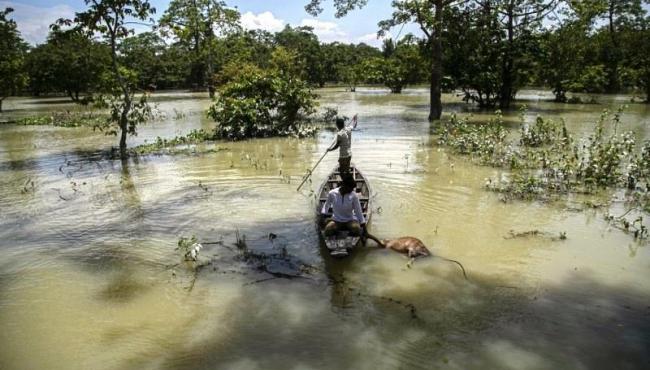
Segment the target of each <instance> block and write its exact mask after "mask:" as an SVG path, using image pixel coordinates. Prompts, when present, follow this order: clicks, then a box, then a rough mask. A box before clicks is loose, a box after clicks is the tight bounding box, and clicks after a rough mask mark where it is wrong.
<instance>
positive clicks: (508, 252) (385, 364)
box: [0, 89, 650, 369]
mask: <svg viewBox="0 0 650 370" xmlns="http://www.w3.org/2000/svg"><path fill="white" fill-rule="evenodd" d="M319 92H320V94H321V104H322V106H332V107H337V108H338V109H339V110H340V112H342V113H344V114H347V115H350V116H351V115H352V114H354V113H358V114H359V117H360V118H359V131H355V132H354V133H353V153H354V156H353V162H355V163H356V164H357V165H358V166H359V167H360V168H361V169H363V171H364V173H365V174H366V175H367V177H368V178H369V179H370V181H371V184H372V186H373V189H374V191H375V198H374V200H373V202H374V203H373V210H374V214H373V217H372V226H371V230H372V231H373V233H374V234H376V235H377V236H379V237H396V236H403V235H410V236H416V237H418V238H420V239H422V240H423V241H424V242H425V243H426V244H427V245H428V246H429V247H430V249H431V250H432V251H433V253H434V254H437V255H441V256H444V257H447V258H453V259H456V260H459V261H461V262H462V263H463V264H464V266H465V268H466V269H467V271H468V275H469V281H466V280H464V279H463V277H462V274H461V273H460V271H459V269H458V268H457V266H455V265H453V264H450V263H448V262H445V261H442V260H440V259H436V258H431V259H423V260H419V261H417V262H416V263H415V264H414V268H412V269H407V268H406V262H407V261H406V259H405V258H404V257H402V256H400V255H397V254H394V253H390V252H388V251H384V250H376V249H374V248H368V249H366V250H362V251H359V252H358V253H356V254H355V255H354V256H352V257H351V258H349V259H346V260H331V259H330V258H328V257H327V256H325V255H324V254H323V253H322V249H321V248H322V246H321V245H320V243H319V239H318V236H317V234H316V232H315V228H314V215H313V204H314V203H313V198H312V196H311V194H310V191H315V190H316V189H317V187H318V183H319V182H320V181H321V180H322V179H324V178H325V176H326V174H327V173H328V172H329V170H330V169H331V168H332V167H333V166H334V165H335V163H336V156H335V155H330V156H328V157H326V159H325V160H324V161H323V163H322V164H321V166H320V167H319V168H318V169H317V170H316V171H315V173H314V181H313V182H310V183H308V184H307V186H306V187H305V188H304V189H303V190H302V191H301V192H296V190H295V189H296V186H297V185H298V183H299V180H300V177H301V176H302V175H303V174H304V172H305V170H306V169H307V168H309V167H311V166H312V165H313V164H314V163H315V162H316V161H317V160H318V158H319V157H320V155H321V154H322V153H323V151H324V149H325V148H326V147H327V146H328V145H329V143H330V141H331V140H332V137H333V132H332V131H327V130H324V131H322V132H321V133H320V134H319V135H318V137H316V138H314V139H304V140H298V139H286V138H282V139H260V140H250V141H244V142H237V143H219V144H217V145H218V146H219V147H220V148H221V149H223V150H221V151H219V152H217V153H209V154H202V153H201V152H202V150H204V149H206V147H205V146H202V145H200V146H198V147H197V148H195V149H192V150H190V152H192V151H195V152H196V153H190V154H179V155H146V156H142V157H139V158H133V159H130V160H128V161H127V162H124V163H122V162H121V161H119V160H112V159H109V158H108V157H107V156H106V151H107V150H109V149H110V147H111V145H114V144H115V143H116V142H117V140H116V138H114V137H106V136H104V135H103V134H102V133H99V132H95V131H93V130H91V129H86V128H72V129H70V128H54V127H42V126H15V125H1V126H0V174H1V177H0V179H1V180H0V182H1V187H0V256H1V258H0V327H1V328H2V330H1V331H0V368H1V369H188V368H191V369H345V368H348V369H432V368H438V369H446V368H448V369H468V368H490V369H550V368H553V369H601V368H602V369H611V368H616V369H637V368H638V369H641V368H647V366H648V365H649V364H650V282H649V280H648V279H647V276H648V273H649V272H650V253H649V251H648V247H647V245H646V244H644V243H638V242H635V241H634V239H633V238H632V237H631V236H630V235H626V234H625V233H623V232H621V231H619V230H616V229H612V228H611V227H609V226H608V224H607V223H606V222H605V221H604V219H603V211H601V210H587V211H582V212H577V211H575V210H573V209H572V208H575V207H573V206H572V204H571V202H576V203H577V200H569V201H567V202H563V203H561V204H541V203H535V202H512V203H503V202H501V201H500V199H499V196H498V195H497V194H493V193H490V192H487V191H485V190H484V188H483V185H484V181H485V178H487V177H494V176H497V175H498V174H499V170H495V169H492V168H487V167H481V166H476V165H473V164H471V163H468V161H467V160H466V159H464V158H460V157H456V156H453V155H450V154H449V153H447V152H446V151H445V150H444V149H442V148H439V147H438V146H436V145H435V143H434V141H433V139H432V137H431V136H430V132H431V127H430V124H429V123H428V122H427V120H426V115H427V100H428V94H427V91H426V90H421V89H411V90H407V91H405V93H404V94H402V95H400V96H396V95H390V94H387V93H386V92H385V91H382V90H375V89H360V90H359V91H358V92H357V93H355V94H351V93H346V92H342V91H340V90H337V89H326V90H321V91H319ZM520 97H521V98H523V99H525V100H526V103H527V104H528V105H529V107H530V109H529V113H528V116H527V119H529V120H531V121H532V120H533V119H534V117H535V115H536V114H542V115H544V116H547V117H555V118H558V117H561V118H564V119H565V120H566V122H567V126H568V128H569V130H570V131H572V132H573V133H574V134H575V135H582V134H584V133H586V132H589V131H590V130H591V129H592V128H593V126H594V122H595V121H596V119H597V118H598V116H599V115H600V113H601V111H602V109H604V108H608V107H609V108H615V107H617V106H618V105H619V104H622V103H626V102H627V101H628V100H629V97H627V96H616V97H605V96H601V97H597V99H598V100H599V101H601V103H602V104H599V105H564V104H554V103H549V102H546V101H544V99H548V98H550V96H549V94H547V93H543V92H539V91H524V92H523V93H522V94H520ZM154 100H155V102H156V104H157V109H158V110H160V111H161V112H163V113H164V114H165V117H163V118H161V119H159V120H158V121H156V122H153V123H150V124H147V125H145V126H142V127H141V128H140V129H139V135H138V136H137V137H133V138H130V139H129V145H131V146H133V145H137V144H140V143H144V142H151V141H153V140H154V139H155V137H156V136H162V137H173V136H175V135H179V134H184V133H187V132H188V131H189V130H191V129H195V128H204V129H210V128H211V127H213V125H214V124H213V123H212V122H211V121H210V120H209V119H207V118H206V117H205V114H204V112H205V109H206V108H207V107H208V105H209V103H210V101H209V100H208V99H206V98H205V97H203V95H200V94H185V93H156V94H155V96H154ZM445 106H446V109H447V111H458V112H461V114H468V111H469V109H468V108H467V107H466V106H465V105H464V104H462V103H461V102H459V101H458V99H457V98H456V97H454V96H451V95H449V96H445ZM4 108H5V109H6V110H7V111H6V112H5V113H3V114H2V115H0V121H4V120H10V119H12V118H15V117H21V116H26V115H30V114H35V113H39V112H40V113H45V112H50V111H55V110H66V109H79V108H76V107H74V106H72V105H70V104H68V103H67V102H66V101H65V100H62V99H51V98H49V99H12V100H9V101H8V102H5V104H4ZM472 114H473V115H474V119H476V120H481V119H484V118H486V117H487V116H488V114H487V113H483V112H480V111H473V112H472ZM506 119H507V120H508V121H509V122H512V127H513V129H517V128H518V123H517V112H516V111H513V112H510V113H507V114H506ZM649 124H650V108H649V107H648V106H647V105H641V104H631V105H630V107H629V108H628V110H627V113H626V114H625V115H624V117H623V124H622V126H623V127H624V128H627V129H632V130H634V131H635V132H636V133H637V134H638V135H639V137H644V138H645V137H648V136H650V133H649V132H648V125H649ZM208 148H209V147H208ZM288 176H289V177H288ZM32 183H33V185H32ZM611 195H612V194H606V195H605V197H609V196H611ZM622 211H623V208H622V205H621V204H619V203H614V206H613V209H612V212H613V213H617V212H621V213H622ZM236 230H237V231H238V232H239V233H240V235H245V237H246V241H247V243H248V246H249V248H250V249H251V250H253V251H255V253H258V254H266V255H275V256H279V255H281V256H286V257H283V258H284V259H283V260H281V261H280V262H279V263H276V262H277V261H276V262H271V263H269V265H268V266H266V267H265V268H266V269H267V270H270V272H273V273H276V275H278V276H284V275H282V274H285V275H287V274H288V275H291V274H302V275H303V278H294V279H285V278H277V279H272V280H266V279H268V278H270V277H273V275H270V274H269V273H268V272H266V271H263V269H264V268H261V267H260V264H259V263H256V262H251V261H248V262H247V261H244V260H242V258H240V257H238V252H237V250H236V248H235V247H234V242H235V232H236ZM510 230H514V231H516V232H523V231H528V230H540V231H543V232H545V233H547V234H545V235H543V236H541V237H540V236H537V237H535V236H533V237H527V238H515V239H506V238H505V237H506V236H508V234H509V232H510ZM562 231H565V232H566V233H567V236H568V238H567V240H563V241H557V240H553V239H552V238H551V236H555V235H559V233H560V232H562ZM269 233H273V234H275V235H277V237H276V238H275V239H273V240H269V238H268V235H269ZM191 235H196V237H197V238H198V239H199V240H200V241H203V242H219V241H222V242H223V245H219V244H206V245H205V249H204V250H203V251H201V257H200V263H202V264H205V266H204V267H203V268H201V269H200V271H199V272H197V273H196V274H195V273H193V272H192V270H191V268H190V266H187V265H185V264H180V265H177V264H178V263H179V261H180V256H179V252H178V251H176V250H175V249H174V248H175V247H176V242H177V241H178V239H179V237H181V236H191ZM547 236H548V237H547ZM287 261H288V262H287ZM267 262H268V261H267ZM300 264H304V265H308V266H310V267H309V269H307V270H306V271H302V270H300V269H299V268H298V267H297V266H299V265H300ZM303 270H304V269H303ZM190 287H191V288H192V289H191V290H190Z"/></svg>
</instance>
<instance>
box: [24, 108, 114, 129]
mask: <svg viewBox="0 0 650 370" xmlns="http://www.w3.org/2000/svg"><path fill="white" fill-rule="evenodd" d="M105 122H106V116H105V115H103V114H98V113H93V112H55V113H52V114H49V115H39V116H32V117H25V118H21V119H19V120H17V121H16V122H14V123H15V124H17V125H23V126H56V127H93V128H95V127H99V126H102V125H103V124H104V123H105Z"/></svg>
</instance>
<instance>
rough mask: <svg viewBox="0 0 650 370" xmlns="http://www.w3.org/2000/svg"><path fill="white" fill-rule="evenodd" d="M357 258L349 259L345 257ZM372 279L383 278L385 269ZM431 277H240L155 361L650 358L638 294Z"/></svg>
mask: <svg viewBox="0 0 650 370" xmlns="http://www.w3.org/2000/svg"><path fill="white" fill-rule="evenodd" d="M337 262H341V261H337ZM337 262H332V261H329V262H325V264H326V265H329V267H328V268H329V269H331V270H333V271H340V270H345V267H344V266H345V264H343V265H341V266H336V267H334V266H333V264H337ZM362 262H363V261H360V260H354V259H351V260H349V265H348V267H350V265H351V264H353V263H362ZM375 278H376V279H377V280H378V281H377V282H376V283H377V284H382V279H383V278H382V277H381V276H375ZM438 278H442V279H447V280H449V281H447V282H446V283H448V284H450V287H447V288H444V287H442V286H441V285H438V284H436V282H435V281H432V282H431V284H430V285H429V286H426V285H425V286H420V287H418V289H413V290H410V291H406V292H400V295H399V296H398V297H396V298H394V299H393V300H392V301H389V300H387V299H382V297H377V296H372V295H370V294H366V293H364V290H365V289H366V288H364V287H363V286H359V284H358V283H357V284H354V283H353V282H349V284H350V285H348V286H347V287H346V286H345V285H344V283H343V282H341V283H340V284H341V285H339V286H337V285H336V284H328V285H324V286H323V285H320V284H317V285H313V284H311V283H308V282H305V281H301V280H284V279H281V280H274V281H271V282H267V283H265V284H264V285H255V286H248V287H242V288H241V291H240V293H241V295H240V296H239V298H238V299H237V300H234V301H232V302H231V303H230V304H229V306H228V307H227V308H226V311H224V312H221V313H222V314H223V316H224V317H227V318H228V319H227V323H223V325H225V326H227V329H224V330H225V332H224V331H215V332H214V333H213V335H212V336H210V335H209V336H208V337H207V338H204V339H203V340H201V341H199V342H196V343H194V344H188V343H185V344H179V345H177V346H173V348H171V350H168V351H164V353H166V355H163V358H162V359H160V360H161V361H162V364H163V368H168V369H180V368H195V369H210V368H236V367H237V366H243V367H244V368H249V369H255V368H278V369H279V368H288V367H289V368H290V367H291V366H299V367H300V366H301V364H302V366H307V367H308V368H316V369H321V368H323V369H325V368H361V369H363V368H368V369H372V368H376V367H377V366H380V367H381V368H400V367H404V366H406V367H408V368H414V369H428V368H432V366H433V367H436V366H443V365H447V366H450V367H451V368H468V367H469V368H479V367H482V368H486V367H490V368H503V369H517V368H531V369H537V368H540V369H541V368H549V367H553V368H559V369H576V368H589V369H598V368H611V366H613V365H615V364H616V365H619V366H616V367H617V368H623V369H642V368H645V366H646V365H647V363H648V360H649V356H650V353H649V349H650V334H648V333H650V322H649V320H648V315H649V314H650V307H648V306H647V303H644V302H642V301H639V300H636V298H635V297H637V296H642V294H641V295H637V292H634V291H630V290H629V289H627V288H623V287H612V286H604V285H602V284H600V283H598V282H596V281H593V280H590V279H589V278H587V277H584V276H574V277H572V278H571V279H570V280H569V281H566V282H565V283H564V284H563V285H560V286H557V287H553V288H549V289H548V290H546V291H544V292H543V293H537V294H534V295H531V294H530V293H527V292H523V291H520V290H517V289H514V288H512V287H502V286H499V284H500V282H499V281H496V280H494V279H493V278H491V277H489V276H481V275H474V276H473V278H472V282H471V283H466V282H463V281H462V280H453V279H451V278H450V276H446V275H441V276H439V277H438ZM205 284H207V285H208V286H209V285H210V284H211V283H210V282H209V281H208V282H206V283H205ZM204 287H205V285H204ZM319 287H321V288H319ZM322 289H325V291H327V290H329V291H330V297H331V298H330V299H327V298H325V297H324V296H323V295H322V294H320V293H319V292H320V291H321V290H322ZM585 291H588V292H598V293H599V294H598V295H591V293H589V295H587V294H585ZM339 295H340V296H339ZM343 295H345V297H343ZM423 296H424V297H427V296H428V297H433V298H432V299H433V301H435V302H436V303H435V304H433V307H419V306H417V305H416V307H417V309H418V311H417V317H413V316H412V315H410V314H409V313H408V312H405V310H404V309H403V307H401V306H400V305H398V304H395V303H394V302H395V301H398V302H418V301H421V300H422V299H423V298H422V297H423ZM590 297H591V298H590ZM596 297H601V298H596ZM602 297H608V298H605V299H604V298H602ZM585 306H589V307H590V308H594V307H596V312H595V314H594V315H584V313H583V312H584V309H585ZM559 307H561V308H559ZM603 327H605V328H603ZM187 330H188V333H186V334H189V332H191V331H192V329H191V328H187ZM179 336H180V337H184V335H183V333H179ZM468 346H469V347H471V348H472V349H471V350H470V352H469V353H468V352H467V351H468ZM253 349H254V350H253ZM505 350H507V351H505ZM161 353H162V352H160V351H158V350H154V351H152V352H151V353H141V354H138V355H136V356H134V357H133V358H132V359H131V360H130V361H129V366H132V365H133V364H140V365H144V364H145V363H146V362H147V358H150V359H151V358H156V357H159V356H160V354H161ZM457 353H458V355H456V354H457ZM587 353H588V354H589V355H586V354H587Z"/></svg>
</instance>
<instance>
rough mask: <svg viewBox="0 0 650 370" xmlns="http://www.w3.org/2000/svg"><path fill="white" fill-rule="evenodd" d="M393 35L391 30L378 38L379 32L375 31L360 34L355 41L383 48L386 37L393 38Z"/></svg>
mask: <svg viewBox="0 0 650 370" xmlns="http://www.w3.org/2000/svg"><path fill="white" fill-rule="evenodd" d="M392 37H393V35H392V34H391V33H390V32H386V34H385V35H384V36H382V37H379V38H377V32H373V33H368V34H365V35H363V36H359V37H357V38H356V39H355V42H363V43H366V44H368V45H371V46H375V47H378V48H381V46H382V44H383V42H384V40H385V39H390V38H392Z"/></svg>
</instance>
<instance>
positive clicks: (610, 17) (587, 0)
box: [569, 0, 650, 93]
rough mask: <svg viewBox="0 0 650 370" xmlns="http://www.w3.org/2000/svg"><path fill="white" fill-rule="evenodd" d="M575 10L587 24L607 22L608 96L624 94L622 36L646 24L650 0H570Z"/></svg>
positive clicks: (606, 60) (604, 60) (605, 58)
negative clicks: (630, 29)
mask: <svg viewBox="0 0 650 370" xmlns="http://www.w3.org/2000/svg"><path fill="white" fill-rule="evenodd" d="M569 3H570V5H571V7H572V8H573V9H574V10H575V11H576V13H577V14H579V15H580V17H581V18H582V19H583V20H584V21H585V22H589V23H592V24H595V23H598V22H601V21H605V22H606V26H605V27H604V28H605V29H606V32H607V36H608V37H607V40H606V42H605V43H604V45H603V48H602V49H601V50H602V59H603V63H604V65H605V71H606V73H607V92H610V93H613V92H618V91H619V90H620V76H619V67H620V63H621V60H622V57H623V55H622V49H621V40H620V37H621V36H620V33H621V31H622V30H623V29H624V28H626V27H630V26H632V25H635V24H639V23H641V22H643V16H644V14H645V10H644V9H643V7H642V3H646V4H650V1H649V0H581V1H577V0H570V1H569Z"/></svg>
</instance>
